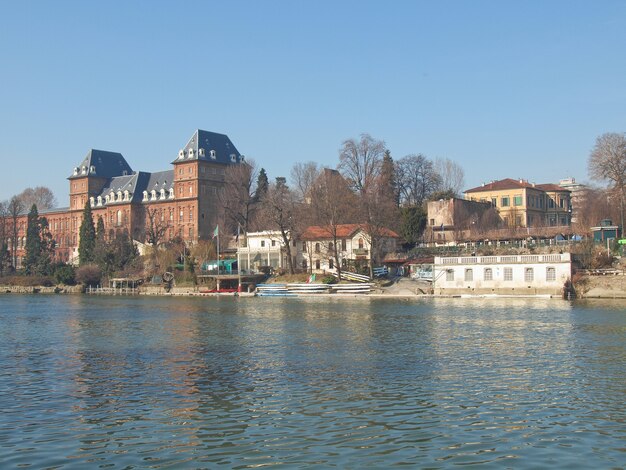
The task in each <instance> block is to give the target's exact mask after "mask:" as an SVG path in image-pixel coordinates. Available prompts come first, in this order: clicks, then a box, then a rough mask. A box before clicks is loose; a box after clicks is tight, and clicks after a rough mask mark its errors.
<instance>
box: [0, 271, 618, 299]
mask: <svg viewBox="0 0 626 470" xmlns="http://www.w3.org/2000/svg"><path fill="white" fill-rule="evenodd" d="M574 287H575V289H576V295H577V298H579V299H626V276H622V275H606V276H580V277H575V279H574ZM83 292H84V287H83V286H81V285H76V286H64V285H58V286H10V285H0V294H81V293H83ZM138 294H139V295H146V296H167V297H179V296H198V297H215V296H234V295H238V296H241V297H253V296H254V295H255V294H254V292H241V293H233V292H220V293H217V292H206V291H203V289H202V288H201V287H199V286H182V287H173V288H172V289H171V290H169V291H167V290H166V289H165V288H164V287H161V286H141V287H139V289H138ZM107 295H114V294H107ZM117 295H119V294H117ZM311 296H318V297H332V298H350V299H353V298H359V297H361V298H363V297H372V298H425V297H433V296H434V294H433V292H432V288H431V285H430V283H428V282H426V281H415V280H411V279H408V278H401V279H398V280H396V281H395V282H393V283H391V284H389V285H386V286H375V287H373V289H372V291H371V292H370V293H368V294H352V293H333V294H310V295H307V297H311ZM435 297H452V298H457V297H463V298H472V297H475V298H485V297H489V298H492V297H493V298H505V297H506V298H521V297H529V298H546V295H539V294H537V295H532V294H531V295H528V294H511V293H509V292H506V293H505V292H502V293H499V294H496V293H492V294H489V295H479V294H476V295H468V294H463V295H445V296H435ZM548 297H552V298H559V296H557V295H551V296H548Z"/></svg>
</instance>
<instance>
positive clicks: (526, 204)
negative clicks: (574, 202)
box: [465, 178, 572, 227]
mask: <svg viewBox="0 0 626 470" xmlns="http://www.w3.org/2000/svg"><path fill="white" fill-rule="evenodd" d="M465 199H468V200H472V201H479V202H488V203H491V205H492V206H493V207H495V208H496V209H497V210H498V213H499V214H500V217H501V219H502V221H503V224H504V225H506V226H509V227H541V226H548V227H555V226H569V225H570V224H571V209H572V206H571V199H570V191H569V190H568V189H566V188H564V187H561V186H559V185H556V184H535V183H529V182H528V181H526V180H523V179H520V180H514V179H510V178H507V179H503V180H499V181H492V182H491V183H488V184H483V185H481V186H478V187H476V188H472V189H468V190H467V191H465Z"/></svg>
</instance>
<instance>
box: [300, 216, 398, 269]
mask: <svg viewBox="0 0 626 470" xmlns="http://www.w3.org/2000/svg"><path fill="white" fill-rule="evenodd" d="M333 235H334V234H333V230H332V229H330V228H329V227H322V226H311V227H308V228H307V229H306V230H305V231H304V233H303V234H302V236H301V237H300V240H299V242H298V243H297V245H298V246H297V248H298V250H300V251H302V258H301V263H300V267H301V268H302V269H310V270H311V271H312V272H323V271H326V270H331V271H332V270H334V269H335V268H336V266H335V256H334V252H335V246H334V241H335V240H336V241H337V250H338V252H339V253H338V254H339V260H340V261H339V262H340V263H341V268H342V269H344V268H348V267H356V266H359V265H363V266H369V264H370V263H371V260H372V250H371V243H370V240H369V237H368V236H367V234H366V232H365V230H364V229H363V227H362V226H361V225H359V224H342V225H338V226H337V227H336V236H333ZM398 238H400V237H399V235H398V234H397V233H395V232H394V231H393V230H389V229H383V230H382V233H381V237H380V239H379V241H378V244H377V249H378V250H379V255H380V259H382V258H383V257H384V255H385V254H387V253H392V252H394V251H396V244H397V240H398Z"/></svg>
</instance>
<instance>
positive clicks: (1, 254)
mask: <svg viewBox="0 0 626 470" xmlns="http://www.w3.org/2000/svg"><path fill="white" fill-rule="evenodd" d="M8 238H9V209H8V202H0V276H2V275H3V274H4V270H5V268H6V263H7V261H8V257H9V244H8Z"/></svg>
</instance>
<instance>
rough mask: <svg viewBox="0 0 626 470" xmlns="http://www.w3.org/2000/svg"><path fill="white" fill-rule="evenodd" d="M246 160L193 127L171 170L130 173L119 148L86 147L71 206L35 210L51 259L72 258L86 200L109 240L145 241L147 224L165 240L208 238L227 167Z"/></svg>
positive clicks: (20, 244) (21, 234) (20, 249)
mask: <svg viewBox="0 0 626 470" xmlns="http://www.w3.org/2000/svg"><path fill="white" fill-rule="evenodd" d="M243 161H244V157H243V156H242V155H241V154H240V153H239V152H238V151H237V149H236V147H235V146H234V145H233V143H232V142H231V140H230V139H229V138H228V136H226V135H224V134H217V133H214V132H208V131H203V130H197V131H196V132H194V134H193V136H192V137H191V138H190V139H189V141H188V142H187V144H186V145H185V146H184V147H183V148H182V149H181V150H180V151H179V152H178V155H177V157H176V158H175V159H174V161H173V162H171V165H172V168H171V169H169V170H165V171H159V172H155V173H148V172H144V171H133V169H132V168H131V167H130V165H129V164H128V162H127V161H126V159H125V158H124V157H123V156H122V154H120V153H115V152H107V151H103V150H93V149H92V150H90V151H89V152H88V153H87V155H86V156H85V158H84V159H83V160H82V162H81V163H80V164H79V165H78V166H76V167H75V168H74V169H73V171H72V173H71V175H70V176H69V177H68V180H69V184H70V187H69V196H70V198H69V199H70V206H69V207H64V208H56V209H50V210H46V211H40V216H42V217H46V219H47V220H48V225H49V230H50V232H51V235H52V237H53V239H54V240H55V257H56V259H57V260H60V261H66V262H72V261H74V260H76V259H77V257H78V243H79V228H80V225H81V222H82V214H83V210H84V208H85V203H86V202H89V203H90V204H91V207H92V213H93V219H94V224H95V223H96V222H97V220H98V218H100V217H102V220H103V221H104V226H105V230H106V233H107V236H109V237H113V236H115V234H116V233H117V232H119V231H127V233H128V234H129V235H130V236H131V237H132V238H133V239H135V240H138V241H141V242H145V241H146V232H147V227H148V225H149V224H159V225H161V226H164V227H165V233H164V240H169V239H172V238H174V237H176V236H179V237H181V238H182V239H183V240H185V241H186V242H188V243H194V242H197V241H198V240H202V239H208V238H210V237H211V235H212V233H213V229H214V228H215V224H216V219H217V209H218V194H219V191H220V189H221V188H222V187H223V185H224V175H225V169H226V167H228V166H229V165H236V164H240V163H242V162H243ZM29 209H30V208H27V209H26V210H27V211H28V210H29ZM26 218H27V217H26V214H24V215H23V216H21V217H20V218H19V220H18V221H17V223H18V227H19V230H18V237H17V238H16V240H15V243H13V241H12V240H10V241H9V249H10V250H11V251H12V252H13V251H14V250H15V251H17V258H18V263H17V267H18V268H19V267H20V266H21V260H22V258H23V256H24V247H25V244H26ZM9 223H12V221H9Z"/></svg>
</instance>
